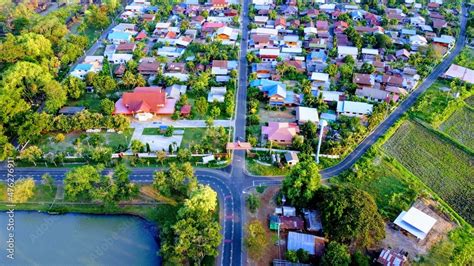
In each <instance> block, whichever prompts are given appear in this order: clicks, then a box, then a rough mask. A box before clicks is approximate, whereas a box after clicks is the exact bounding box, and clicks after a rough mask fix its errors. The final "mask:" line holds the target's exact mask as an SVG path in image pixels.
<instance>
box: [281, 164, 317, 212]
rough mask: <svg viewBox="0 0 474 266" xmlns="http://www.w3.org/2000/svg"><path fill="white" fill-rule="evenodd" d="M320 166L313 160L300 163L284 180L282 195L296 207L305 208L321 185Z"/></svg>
mask: <svg viewBox="0 0 474 266" xmlns="http://www.w3.org/2000/svg"><path fill="white" fill-rule="evenodd" d="M320 182H321V175H320V174H319V168H318V165H317V164H316V163H315V162H314V161H312V160H306V161H302V162H300V163H298V164H297V165H295V166H294V167H293V168H291V171H290V173H289V174H288V175H287V176H286V177H285V179H283V184H282V189H281V191H282V193H283V194H284V195H285V196H286V198H287V199H288V200H289V202H290V203H291V204H293V205H295V206H300V207H304V206H306V205H307V204H308V202H309V201H310V200H311V199H312V198H313V196H314V193H315V192H316V191H317V190H318V189H319V187H320V185H321V183H320Z"/></svg>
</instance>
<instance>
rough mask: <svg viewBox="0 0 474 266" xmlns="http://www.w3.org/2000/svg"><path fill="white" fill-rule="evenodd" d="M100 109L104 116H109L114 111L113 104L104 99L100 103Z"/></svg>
mask: <svg viewBox="0 0 474 266" xmlns="http://www.w3.org/2000/svg"><path fill="white" fill-rule="evenodd" d="M100 109H101V110H102V113H104V114H105V115H111V114H112V113H113V112H114V110H115V103H114V102H112V101H111V100H109V99H107V98H105V99H103V100H102V101H100Z"/></svg>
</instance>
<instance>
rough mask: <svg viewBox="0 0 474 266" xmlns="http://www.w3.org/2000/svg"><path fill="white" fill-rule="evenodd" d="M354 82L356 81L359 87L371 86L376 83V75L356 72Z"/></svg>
mask: <svg viewBox="0 0 474 266" xmlns="http://www.w3.org/2000/svg"><path fill="white" fill-rule="evenodd" d="M352 82H354V83H355V84H356V85H357V86H358V87H359V88H363V87H366V88H371V87H373V86H374V84H375V77H374V76H373V75H370V74H359V73H356V74H354V77H353V79H352Z"/></svg>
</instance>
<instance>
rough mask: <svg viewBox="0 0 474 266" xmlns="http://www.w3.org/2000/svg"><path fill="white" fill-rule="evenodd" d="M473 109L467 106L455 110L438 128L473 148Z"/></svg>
mask: <svg viewBox="0 0 474 266" xmlns="http://www.w3.org/2000/svg"><path fill="white" fill-rule="evenodd" d="M473 121H474V111H473V110H472V109H469V108H467V107H463V108H460V109H458V110H456V112H454V113H453V114H452V115H451V116H450V117H449V118H448V119H447V120H446V121H444V122H443V124H441V126H440V130H441V131H443V132H445V133H446V134H448V135H450V136H451V137H453V138H455V139H456V140H458V141H459V142H460V143H462V144H463V145H465V146H466V147H468V148H470V149H472V150H474V124H473Z"/></svg>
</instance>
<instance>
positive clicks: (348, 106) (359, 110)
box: [336, 101, 374, 117]
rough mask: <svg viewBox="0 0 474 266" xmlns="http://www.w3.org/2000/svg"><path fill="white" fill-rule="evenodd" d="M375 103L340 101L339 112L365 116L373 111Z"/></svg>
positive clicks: (338, 103)
mask: <svg viewBox="0 0 474 266" xmlns="http://www.w3.org/2000/svg"><path fill="white" fill-rule="evenodd" d="M373 107H374V106H373V105H372V104H368V103H363V102H352V101H338V102H337V108H336V109H337V114H338V115H345V116H357V117H360V116H364V115H369V114H371V113H372V110H373Z"/></svg>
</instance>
